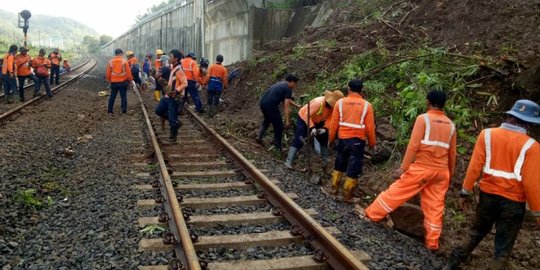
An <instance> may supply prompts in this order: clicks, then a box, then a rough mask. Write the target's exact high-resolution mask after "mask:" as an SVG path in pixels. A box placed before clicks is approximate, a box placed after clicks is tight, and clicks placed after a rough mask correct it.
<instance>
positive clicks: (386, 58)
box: [308, 48, 485, 153]
mask: <svg viewBox="0 0 540 270" xmlns="http://www.w3.org/2000/svg"><path fill="white" fill-rule="evenodd" d="M479 69H480V67H479V64H478V60H477V59H475V58H473V57H466V56H461V55H457V54H451V53H448V52H447V51H446V50H444V49H433V48H422V49H418V50H404V51H400V52H394V53H391V52H389V51H386V50H385V49H382V48H379V49H377V50H372V51H367V52H365V53H363V54H360V55H356V56H352V57H351V58H350V60H349V61H348V62H346V63H345V64H344V65H343V67H342V68H341V69H339V70H338V71H337V72H333V73H327V72H322V73H320V74H319V75H318V78H317V80H316V82H315V83H312V84H310V85H308V87H309V89H308V95H309V98H314V97H316V96H318V95H319V94H320V92H321V90H322V89H341V88H342V87H343V86H344V84H345V83H346V82H347V81H348V80H350V79H352V78H356V77H362V78H365V90H364V93H365V95H366V98H367V99H368V100H369V101H370V102H371V103H372V104H373V106H374V107H375V111H376V114H377V116H379V117H382V116H389V117H390V121H391V123H392V125H393V126H394V127H396V130H397V138H398V143H399V144H400V145H401V146H404V145H406V144H407V143H408V137H409V133H410V131H411V128H412V125H413V124H414V121H415V119H416V117H417V116H418V115H420V114H421V113H423V112H424V111H425V107H426V101H425V96H426V94H427V91H428V90H430V89H441V90H445V91H446V92H447V93H448V103H447V107H446V111H447V112H448V114H449V116H450V117H451V118H452V119H453V120H454V122H455V124H456V127H457V130H458V136H459V141H460V142H471V143H472V142H474V141H475V138H474V137H473V136H472V134H471V133H469V130H470V129H471V128H473V123H474V120H477V119H482V118H483V116H485V112H484V111H478V110H473V104H472V103H473V102H474V96H478V95H482V93H477V92H476V91H475V90H476V89H477V88H479V87H481V86H482V84H480V83H469V81H472V80H473V79H472V78H474V77H475V76H476V75H477V74H478V72H479ZM458 151H459V152H460V153H465V152H466V151H467V148H466V147H465V146H464V145H461V146H460V147H459V148H458Z"/></svg>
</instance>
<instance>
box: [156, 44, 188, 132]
mask: <svg viewBox="0 0 540 270" xmlns="http://www.w3.org/2000/svg"><path fill="white" fill-rule="evenodd" d="M182 58H183V55H182V53H181V52H180V51H179V50H172V51H171V52H170V54H169V62H170V63H171V64H172V66H173V67H172V70H171V73H170V74H171V75H170V77H169V80H168V84H167V86H165V87H164V89H163V92H164V97H163V98H162V99H161V100H160V101H159V104H158V106H157V107H156V110H155V113H156V114H157V115H159V117H161V119H162V123H164V122H165V120H168V121H169V127H170V131H171V133H170V136H169V139H170V142H173V143H174V142H176V138H177V137H178V129H179V128H180V121H179V120H178V112H179V111H181V110H182V107H183V101H182V97H183V96H184V94H185V90H186V87H187V86H188V82H187V78H186V74H185V73H184V71H183V70H182V66H181V64H180V60H182ZM162 79H163V80H164V79H165V78H162ZM162 79H160V80H161V81H163V80H162ZM158 83H159V82H158Z"/></svg>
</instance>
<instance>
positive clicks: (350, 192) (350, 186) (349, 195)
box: [343, 177, 360, 203]
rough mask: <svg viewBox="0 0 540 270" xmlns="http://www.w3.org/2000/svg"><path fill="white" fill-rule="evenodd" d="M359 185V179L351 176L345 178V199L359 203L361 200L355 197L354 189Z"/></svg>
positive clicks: (348, 201) (345, 200) (347, 201)
mask: <svg viewBox="0 0 540 270" xmlns="http://www.w3.org/2000/svg"><path fill="white" fill-rule="evenodd" d="M357 185H358V179H353V178H350V177H346V178H345V184H343V201H344V202H346V203H358V202H360V200H359V199H358V198H354V189H355V188H356V186H357Z"/></svg>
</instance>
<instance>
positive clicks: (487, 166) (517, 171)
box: [484, 129, 534, 182]
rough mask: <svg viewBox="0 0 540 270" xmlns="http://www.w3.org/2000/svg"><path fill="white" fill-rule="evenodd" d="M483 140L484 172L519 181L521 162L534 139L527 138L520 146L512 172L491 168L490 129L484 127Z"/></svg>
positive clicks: (523, 161)
mask: <svg viewBox="0 0 540 270" xmlns="http://www.w3.org/2000/svg"><path fill="white" fill-rule="evenodd" d="M484 140H485V143H486V164H485V165H484V173H486V174H489V175H493V176H496V177H502V178H505V179H510V180H512V179H514V180H517V181H520V182H521V168H522V167H523V163H525V154H527V151H528V150H529V148H531V146H532V145H533V144H534V139H533V138H529V140H528V141H527V142H526V143H525V144H524V145H523V147H522V148H521V151H520V152H519V157H518V159H517V160H516V164H515V165H514V171H513V172H505V171H500V170H495V169H492V168H491V129H486V132H485V134H484Z"/></svg>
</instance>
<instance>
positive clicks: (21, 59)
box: [15, 46, 38, 102]
mask: <svg viewBox="0 0 540 270" xmlns="http://www.w3.org/2000/svg"><path fill="white" fill-rule="evenodd" d="M19 52H20V53H19V54H17V55H15V65H16V66H17V79H18V80H19V100H20V101H21V102H24V83H25V82H26V79H30V80H32V81H33V82H34V88H36V87H37V81H38V78H37V77H36V76H35V75H34V73H32V67H31V64H32V58H31V57H30V55H29V54H28V48H27V47H25V46H22V47H21V48H20V49H19Z"/></svg>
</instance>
